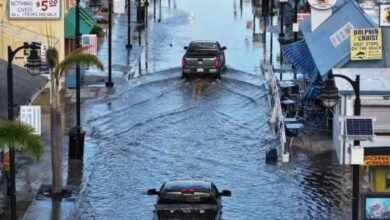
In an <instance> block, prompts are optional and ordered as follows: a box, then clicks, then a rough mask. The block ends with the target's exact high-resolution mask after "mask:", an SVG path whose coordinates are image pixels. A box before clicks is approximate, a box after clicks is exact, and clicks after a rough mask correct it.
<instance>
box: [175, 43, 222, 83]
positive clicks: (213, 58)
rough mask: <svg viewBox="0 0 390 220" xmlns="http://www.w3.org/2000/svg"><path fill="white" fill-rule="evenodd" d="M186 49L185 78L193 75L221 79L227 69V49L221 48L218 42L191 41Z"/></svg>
mask: <svg viewBox="0 0 390 220" xmlns="http://www.w3.org/2000/svg"><path fill="white" fill-rule="evenodd" d="M184 49H185V50H186V52H185V54H184V56H183V59H182V69H183V73H182V77H183V78H186V77H187V76H189V75H191V74H196V75H212V76H215V77H217V78H220V77H221V72H222V71H224V70H225V68H226V59H225V50H226V47H221V45H220V44H219V42H218V41H191V43H190V44H189V45H188V46H186V47H184Z"/></svg>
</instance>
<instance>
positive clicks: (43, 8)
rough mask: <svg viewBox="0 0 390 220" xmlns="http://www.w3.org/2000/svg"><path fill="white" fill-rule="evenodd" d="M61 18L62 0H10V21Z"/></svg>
mask: <svg viewBox="0 0 390 220" xmlns="http://www.w3.org/2000/svg"><path fill="white" fill-rule="evenodd" d="M60 18H61V4H60V0H9V19H44V20H46V19H60Z"/></svg>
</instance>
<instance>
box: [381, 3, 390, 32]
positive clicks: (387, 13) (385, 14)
mask: <svg viewBox="0 0 390 220" xmlns="http://www.w3.org/2000/svg"><path fill="white" fill-rule="evenodd" d="M379 26H380V27H389V26H390V5H380V6H379Z"/></svg>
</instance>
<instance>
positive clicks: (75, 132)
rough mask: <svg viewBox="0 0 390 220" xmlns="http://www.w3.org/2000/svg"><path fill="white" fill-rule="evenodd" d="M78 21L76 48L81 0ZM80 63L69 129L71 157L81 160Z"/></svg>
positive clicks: (82, 152)
mask: <svg viewBox="0 0 390 220" xmlns="http://www.w3.org/2000/svg"><path fill="white" fill-rule="evenodd" d="M75 18H76V22H75V29H76V30H75V41H76V42H75V43H76V50H77V49H79V48H80V47H81V44H80V38H81V33H80V0H76V16H75ZM80 81H81V80H80V64H79V63H78V62H77V63H76V126H75V127H73V128H71V129H70V131H69V158H70V159H77V160H81V159H82V158H83V154H84V136H85V131H83V130H82V129H81V116H80Z"/></svg>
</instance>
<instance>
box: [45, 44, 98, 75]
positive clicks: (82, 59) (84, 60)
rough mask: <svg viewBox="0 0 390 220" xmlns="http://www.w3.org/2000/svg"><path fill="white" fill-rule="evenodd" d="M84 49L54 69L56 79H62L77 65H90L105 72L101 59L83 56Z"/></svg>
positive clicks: (72, 54)
mask: <svg viewBox="0 0 390 220" xmlns="http://www.w3.org/2000/svg"><path fill="white" fill-rule="evenodd" d="M82 50H83V48H80V49H78V50H76V51H74V52H73V53H71V54H70V55H69V56H67V57H65V59H64V60H62V61H61V62H60V63H59V64H58V65H57V66H56V68H55V69H54V71H53V75H55V76H56V77H58V78H59V77H61V75H62V74H63V73H64V72H65V71H67V70H68V69H69V68H71V67H72V66H73V65H75V64H76V63H80V64H85V65H89V66H92V67H96V68H97V69H99V70H101V71H103V70H104V65H103V63H102V62H101V61H100V60H99V58H98V57H97V56H95V55H91V54H83V53H82Z"/></svg>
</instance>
